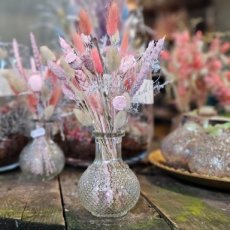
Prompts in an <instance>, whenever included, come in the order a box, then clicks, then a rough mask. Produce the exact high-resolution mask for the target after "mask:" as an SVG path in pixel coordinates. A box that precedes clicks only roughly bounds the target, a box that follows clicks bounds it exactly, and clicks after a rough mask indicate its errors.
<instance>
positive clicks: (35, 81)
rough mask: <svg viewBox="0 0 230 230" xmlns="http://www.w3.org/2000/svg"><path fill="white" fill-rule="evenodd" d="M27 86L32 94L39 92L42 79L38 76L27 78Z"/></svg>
mask: <svg viewBox="0 0 230 230" xmlns="http://www.w3.org/2000/svg"><path fill="white" fill-rule="evenodd" d="M28 85H29V87H30V89H31V90H32V91H33V92H40V91H41V89H42V78H41V76H40V75H39V74H34V75H32V76H30V77H29V79H28Z"/></svg>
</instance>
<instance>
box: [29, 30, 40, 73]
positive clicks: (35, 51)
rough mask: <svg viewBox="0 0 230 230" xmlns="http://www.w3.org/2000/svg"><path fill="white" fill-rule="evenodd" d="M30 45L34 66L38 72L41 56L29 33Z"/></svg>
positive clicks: (32, 35)
mask: <svg viewBox="0 0 230 230" xmlns="http://www.w3.org/2000/svg"><path fill="white" fill-rule="evenodd" d="M30 43H31V48H32V51H33V56H34V62H35V66H36V68H37V70H40V69H41V66H42V64H41V55H40V53H39V50H38V46H37V43H36V40H35V37H34V34H33V33H30Z"/></svg>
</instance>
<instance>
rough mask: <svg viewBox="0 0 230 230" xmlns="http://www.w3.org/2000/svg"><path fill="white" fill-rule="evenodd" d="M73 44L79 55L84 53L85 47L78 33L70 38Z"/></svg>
mask: <svg viewBox="0 0 230 230" xmlns="http://www.w3.org/2000/svg"><path fill="white" fill-rule="evenodd" d="M72 39H73V44H74V46H75V47H76V49H77V51H78V52H79V53H80V54H83V53H84V52H85V46H84V44H83V42H82V40H81V36H80V35H79V34H78V33H75V34H73V36H72Z"/></svg>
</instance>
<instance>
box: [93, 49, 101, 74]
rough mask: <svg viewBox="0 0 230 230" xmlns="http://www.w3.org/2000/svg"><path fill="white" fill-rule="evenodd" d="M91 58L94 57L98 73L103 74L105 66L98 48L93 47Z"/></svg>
mask: <svg viewBox="0 0 230 230" xmlns="http://www.w3.org/2000/svg"><path fill="white" fill-rule="evenodd" d="M91 58H92V61H93V65H94V68H95V71H96V72H97V73H98V74H102V73H103V66H102V63H101V59H100V55H99V53H98V50H97V48H93V49H92V50H91Z"/></svg>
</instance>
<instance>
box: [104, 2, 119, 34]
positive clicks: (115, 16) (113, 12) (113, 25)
mask: <svg viewBox="0 0 230 230" xmlns="http://www.w3.org/2000/svg"><path fill="white" fill-rule="evenodd" d="M118 23H119V12H118V6H117V3H115V2H113V3H112V4H111V6H110V8H109V12H108V18H107V24H106V30H107V34H108V35H109V36H113V35H114V34H115V33H116V32H117V28H118Z"/></svg>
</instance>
